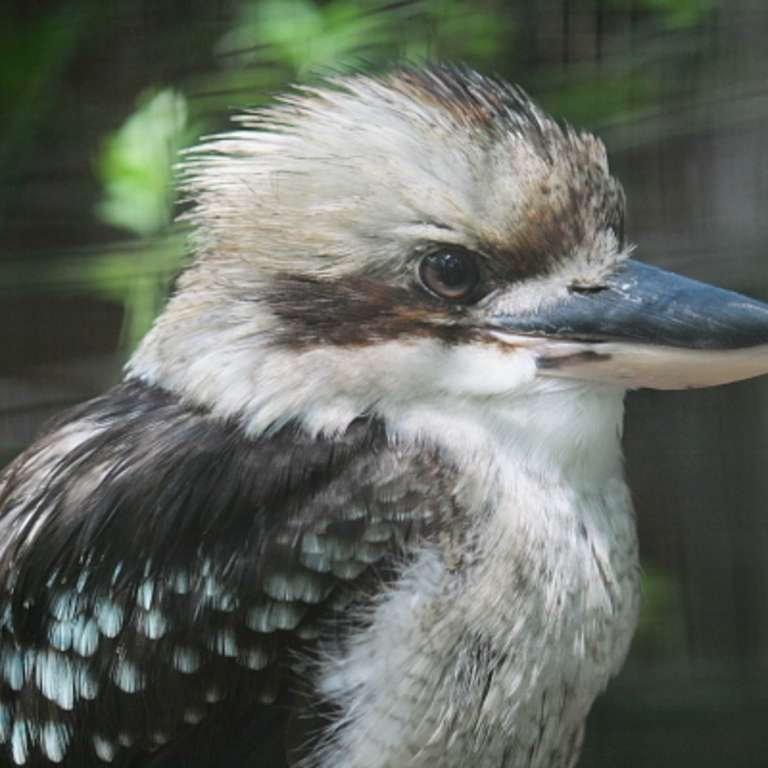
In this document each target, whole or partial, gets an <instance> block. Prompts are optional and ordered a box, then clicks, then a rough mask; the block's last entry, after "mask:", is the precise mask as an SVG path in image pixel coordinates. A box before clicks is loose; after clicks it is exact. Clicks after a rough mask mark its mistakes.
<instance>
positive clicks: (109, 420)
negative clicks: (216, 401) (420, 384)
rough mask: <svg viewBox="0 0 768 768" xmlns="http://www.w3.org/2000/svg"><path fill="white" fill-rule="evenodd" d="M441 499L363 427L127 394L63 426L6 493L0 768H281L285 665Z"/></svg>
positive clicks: (426, 468)
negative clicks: (220, 413)
mask: <svg viewBox="0 0 768 768" xmlns="http://www.w3.org/2000/svg"><path fill="white" fill-rule="evenodd" d="M65 440H68V441H69V443H70V445H68V446H67V449H66V450H61V451H60V450H58V448H57V441H59V443H62V442H63V441H65ZM449 482H450V479H449V473H447V472H446V471H445V469H444V468H443V465H441V464H440V462H439V461H437V458H436V457H435V456H434V455H432V454H429V453H428V452H412V453H407V454H406V453H402V452H401V450H400V449H398V448H397V447H395V446H392V445H390V444H389V443H388V441H387V438H386V435H385V434H384V430H383V428H382V426H381V424H379V423H378V422H376V421H374V420H359V421H357V422H355V423H353V424H352V425H351V426H350V428H349V429H348V430H347V432H345V433H344V434H343V435H341V436H338V437H336V438H334V439H324V438H310V437H309V436H307V435H306V434H305V433H303V432H302V431H301V430H299V429H298V428H296V427H295V426H288V427H284V428H282V429H280V430H279V431H276V432H275V433H274V434H272V435H270V436H269V437H268V438H266V437H265V438H259V439H257V440H251V439H248V438H247V437H245V436H244V435H243V434H242V432H241V431H240V430H239V429H238V427H237V426H236V425H234V424H226V423H222V422H221V421H218V420H215V419H213V418H211V417H210V416H209V415H208V414H206V413H205V412H202V411H197V410H194V409H191V408H189V407H186V406H184V405H182V404H181V403H179V401H178V400H176V399H175V398H174V397H173V396H172V395H169V394H167V393H164V392H162V391H159V390H157V389H151V388H148V387H145V386H143V385H141V384H138V383H129V384H125V385H122V386H120V387H118V388H116V389H115V390H113V391H112V392H111V393H108V394H107V395H105V396H104V397H102V398H99V399H97V400H95V401H92V402H91V403H89V404H86V405H85V406H82V407H80V408H78V409H76V410H75V411H74V412H72V413H71V414H70V415H69V416H68V417H67V418H66V419H64V420H62V421H60V422H59V423H58V424H56V425H54V426H53V427H52V430H51V431H50V432H49V434H48V435H47V436H46V437H44V438H43V439H42V441H41V442H39V443H38V444H37V445H36V446H33V448H32V449H31V450H30V451H28V452H27V453H26V454H24V455H22V456H21V457H20V458H19V459H18V460H17V462H15V464H14V465H12V467H11V468H10V469H9V470H8V471H7V472H6V475H5V478H4V481H3V484H2V485H0V535H3V536H5V542H0V584H1V585H2V593H0V756H4V761H5V763H7V764H9V765H11V764H17V765H49V764H50V763H59V762H62V761H64V763H65V764H66V765H77V766H88V765H102V764H108V763H111V764H116V765H150V764H152V765H158V766H159V765H171V764H176V765H179V764H183V765H190V766H192V765H219V764H221V765H233V766H236V765H237V764H238V763H239V762H240V761H242V762H246V761H247V760H252V759H254V756H259V757H260V760H259V763H258V764H259V765H264V766H273V765H274V766H277V765H285V764H286V760H287V758H286V755H285V743H286V738H288V737H286V734H285V733H284V730H285V728H286V727H287V726H286V723H287V722H288V720H287V717H286V713H287V712H288V710H289V709H290V707H291V700H292V697H294V695H295V693H296V689H297V688H298V687H299V686H297V685H294V683H292V682H291V680H290V675H291V671H290V669H289V666H288V655H289V654H288V651H289V650H291V651H292V652H298V651H300V650H302V649H306V648H308V647H310V645H311V642H312V640H313V639H314V638H315V637H316V636H317V634H318V632H319V631H320V630H321V628H322V626H323V622H324V621H325V622H326V623H327V621H328V616H329V615H332V612H333V610H334V608H333V606H334V603H335V602H338V601H340V599H341V598H342V597H343V595H344V588H345V586H347V585H349V584H358V583H359V582H360V580H361V579H364V578H370V577H371V574H374V575H375V573H376V571H377V569H382V570H383V569H384V568H385V567H386V564H387V563H388V562H390V561H391V560H392V558H393V556H398V553H403V552H406V551H407V549H408V546H409V544H412V543H413V542H414V541H417V540H421V539H423V538H424V537H425V536H429V534H430V532H431V531H432V530H433V529H434V528H435V527H436V526H437V525H438V524H439V522H440V521H441V520H445V518H446V516H448V515H452V514H453V506H452V502H451V501H450V498H451V494H450V492H449V490H448V488H447V487H446V486H447V484H448V483H449ZM294 738H295V737H294ZM289 740H290V738H289ZM225 754H226V755H228V757H226V758H225V757H224V755H225ZM150 761H152V762H150ZM168 761H170V762H168Z"/></svg>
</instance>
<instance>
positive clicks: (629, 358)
mask: <svg viewBox="0 0 768 768" xmlns="http://www.w3.org/2000/svg"><path fill="white" fill-rule="evenodd" d="M494 324H495V326H496V328H498V330H499V331H500V332H501V334H502V336H503V337H504V339H505V340H506V341H508V342H510V343H515V340H516V341H517V343H521V345H522V346H525V347H528V348H530V349H531V350H532V351H534V353H535V354H536V356H537V366H538V367H539V369H540V370H541V371H542V373H544V372H549V373H550V375H557V376H568V377H573V378H586V379H602V380H610V381H616V382H621V383H623V384H624V385H625V386H629V387H632V386H636V387H637V386H650V387H658V388H664V389H667V388H681V387H696V386H711V385H713V384H722V383H725V382H727V381H735V380H738V379H742V378H749V377H750V376H758V375H761V374H764V373H768V304H764V303H762V302H760V301H756V300H755V299H750V298H747V297H746V296H741V295H740V294H738V293H734V292H732V291H726V290H723V289H722V288H716V287H714V286H711V285H707V284H705V283H699V282H697V281H695V280H690V279H688V278H685V277H681V276H679V275H675V274H674V273H672V272H666V271H665V270H662V269H657V268H655V267H650V266H648V265H646V264H642V263H641V262H638V261H633V260H628V261H626V262H624V263H623V264H622V265H621V266H620V267H619V269H618V270H617V271H616V272H615V273H613V274H612V275H610V276H609V277H607V278H606V279H605V280H604V281H602V282H601V283H600V285H591V286H587V287H584V288H580V287H578V286H574V287H572V289H571V292H570V293H569V295H568V296H565V297H563V298H561V299H559V300H557V301H555V302H553V303H552V304H549V305H547V306H545V307H543V308H542V309H541V310H539V311H536V312H532V313H526V314H520V315H519V316H514V315H505V316H503V317H497V318H495V323H494ZM534 340H535V341H534Z"/></svg>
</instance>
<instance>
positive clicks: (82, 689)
mask: <svg viewBox="0 0 768 768" xmlns="http://www.w3.org/2000/svg"><path fill="white" fill-rule="evenodd" d="M75 689H76V692H77V695H78V696H80V698H83V699H86V700H88V701H93V700H94V699H95V698H96V696H98V694H99V684H98V681H97V679H96V675H95V674H94V673H93V672H92V671H91V670H90V669H89V668H88V667H87V666H86V665H85V664H82V663H81V664H80V665H79V666H78V668H77V672H76V674H75Z"/></svg>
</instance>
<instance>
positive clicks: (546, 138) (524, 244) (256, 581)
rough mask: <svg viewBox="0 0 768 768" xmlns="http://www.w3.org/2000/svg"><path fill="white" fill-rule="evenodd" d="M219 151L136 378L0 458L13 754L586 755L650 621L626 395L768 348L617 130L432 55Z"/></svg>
mask: <svg viewBox="0 0 768 768" xmlns="http://www.w3.org/2000/svg"><path fill="white" fill-rule="evenodd" d="M237 122H238V127H237V128H236V129H235V130H232V131H231V132H228V133H224V134H222V135H220V136H216V137H213V138H211V139H209V140H207V141H206V142H205V143H203V144H202V145H201V146H200V147H198V148H197V149H196V150H194V151H193V152H191V153H190V154H188V155H187V156H186V158H185V160H184V161H183V164H182V172H181V185H182V188H183V190H184V192H185V194H186V197H187V199H188V202H189V206H188V209H187V212H186V213H185V214H184V217H185V218H186V219H187V220H188V221H189V222H190V225H191V232H192V235H191V244H192V249H193V254H194V260H193V261H192V263H191V265H190V266H189V268H188V269H186V271H184V272H183V274H182V275H181V277H180V279H179V282H178V284H177V287H176V290H175V293H174V295H173V297H172V298H171V299H170V301H169V303H168V305H167V307H166V309H165V311H164V312H163V313H162V315H161V316H160V317H159V318H158V320H157V322H156V323H155V325H154V327H153V328H152V330H151V331H150V332H149V334H148V335H147V337H146V338H145V339H144V341H143V342H142V344H141V345H140V346H139V348H138V350H137V351H136V352H135V354H134V355H133V357H132V358H131V360H130V362H129V363H128V366H127V369H126V374H125V380H124V381H123V382H122V383H121V384H119V385H118V386H117V387H115V388H114V389H112V390H110V391H109V392H107V393H106V394H105V395H103V396H101V397H98V398H96V399H95V400H92V401H91V402H88V403H86V404H84V405H82V406H80V407H78V408H75V409H74V410H72V411H70V412H69V413H67V414H66V415H64V416H63V417H62V418H61V419H59V420H58V421H57V422H56V423H54V424H53V425H51V426H50V428H49V429H48V431H47V433H46V434H44V435H43V436H42V437H41V438H40V439H39V440H38V441H37V442H36V443H35V444H34V445H33V446H32V447H31V448H30V449H29V450H27V451H26V452H25V453H23V454H22V455H21V456H20V457H19V458H18V459H17V460H16V461H15V462H14V463H13V464H11V466H10V467H8V469H7V470H6V471H5V474H4V475H3V476H2V480H0V753H1V755H2V765H4V766H11V765H19V766H49V765H50V764H53V763H59V764H64V765H67V766H77V767H78V768H87V767H89V766H101V765H104V764H112V765H115V766H142V767H144V766H167V767H168V768H171V767H173V768H179V767H181V766H185V767H190V768H192V767H194V766H209V767H213V766H222V767H225V768H237V767H238V766H251V767H253V768H256V767H262V766H263V767H264V768H276V767H278V766H280V767H285V766H297V767H298V766H300V767H301V768H426V767H427V766H430V767H431V766H440V767H441V768H467V767H468V766H472V768H491V767H492V768H569V767H570V766H573V765H574V764H575V761H576V760H577V757H578V753H579V746H580V743H581V739H582V733H583V728H584V721H585V718H586V716H587V713H588V712H589V709H590V706H591V705H592V702H593V700H594V699H595V697H596V696H597V694H598V693H599V692H600V691H601V690H602V689H603V688H604V687H605V685H606V684H607V682H608V680H609V679H610V677H611V676H612V675H613V674H614V673H615V672H616V671H617V670H618V669H619V667H620V666H621V664H622V661H623V659H624V657H625V655H626V653H627V648H628V646H629V642H630V639H631V637H632V633H633V630H634V628H635V624H636V620H637V613H638V602H639V575H638V571H639V569H638V560H637V547H636V538H635V525H634V521H633V514H632V507H631V502H630V497H629V493H628V490H627V486H626V484H625V481H624V472H623V468H622V453H621V447H620V439H621V429H622V412H623V398H624V393H625V391H626V390H627V389H631V388H636V387H656V388H661V389H664V388H685V387H697V386H708V385H714V384H720V383H724V382H727V381H733V380H737V379H742V378H747V377H750V376H755V375H759V374H763V373H766V372H768V306H766V305H764V304H761V303H759V302H757V301H754V300H751V299H748V298H745V297H743V296H739V295H737V294H734V293H730V292H727V291H724V290H720V289H717V288H714V287H710V286H706V285H702V284H700V283H696V282H693V281H691V280H687V279H685V278H682V277H678V276H675V275H673V274H670V273H668V272H665V271H662V270H659V269H655V268H653V267H650V266H645V265H643V264H642V263H640V262H637V261H634V260H632V259H630V258H629V255H630V250H631V248H630V247H629V246H628V245H627V244H626V243H625V241H624V234H623V230H624V227H623V219H624V197H623V194H622V190H621V187H620V186H619V183H618V182H617V181H616V180H615V179H614V178H613V177H612V176H611V175H610V173H609V171H608V165H607V161H606V155H605V151H604V149H603V146H602V145H601V143H600V142H599V141H598V140H597V139H595V138H594V137H593V136H591V135H589V134H584V133H579V132H577V131H575V130H573V129H571V128H569V127H567V126H563V125H561V124H559V123H557V122H555V121H553V120H552V119H551V118H550V117H548V116H547V115H546V114H545V113H544V112H542V111H541V110H540V109H539V108H538V107H537V106H536V105H535V104H533V103H532V102H531V101H530V100H529V99H528V98H527V97H526V96H525V94H524V93H523V92H522V91H521V90H519V89H518V88H516V87H513V86H510V85H507V84H505V83H503V82H499V81H496V80H491V79H487V78H485V77H482V76H481V75H478V74H476V73H475V72H472V71H469V70H465V69H462V70H457V69H453V68H449V67H442V66H435V67H431V68H427V69H402V70H398V71H396V72H394V73H392V74H388V75H385V76H380V77H369V76H363V75H354V76H350V77H339V78H337V79H332V80H330V81H329V82H328V83H327V84H326V85H324V86H322V87H319V88H303V89H301V90H298V91H295V92H294V93H293V94H292V95H288V96H286V97H285V98H283V99H282V100H281V101H280V102H279V103H278V104H277V105H276V106H273V107H271V108H268V109H266V110H262V111H256V112H249V113H246V114H244V115H241V116H240V117H239V118H237Z"/></svg>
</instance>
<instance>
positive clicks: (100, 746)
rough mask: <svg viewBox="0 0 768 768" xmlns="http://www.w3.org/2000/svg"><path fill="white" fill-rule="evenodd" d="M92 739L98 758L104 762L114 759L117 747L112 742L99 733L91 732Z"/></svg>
mask: <svg viewBox="0 0 768 768" xmlns="http://www.w3.org/2000/svg"><path fill="white" fill-rule="evenodd" d="M92 741H93V748H94V749H95V750H96V754H97V755H98V757H99V759H100V760H103V761H104V762H105V763H111V762H112V761H113V760H114V759H115V755H116V754H117V747H116V745H115V744H114V742H112V741H110V740H109V739H108V738H106V737H105V736H102V735H101V734H99V733H94V734H93V738H92Z"/></svg>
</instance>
